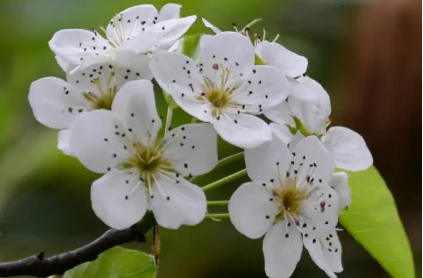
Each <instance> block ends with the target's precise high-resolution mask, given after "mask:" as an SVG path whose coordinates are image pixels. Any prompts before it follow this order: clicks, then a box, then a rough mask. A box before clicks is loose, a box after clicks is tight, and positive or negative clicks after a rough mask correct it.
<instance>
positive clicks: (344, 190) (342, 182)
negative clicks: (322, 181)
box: [329, 172, 352, 213]
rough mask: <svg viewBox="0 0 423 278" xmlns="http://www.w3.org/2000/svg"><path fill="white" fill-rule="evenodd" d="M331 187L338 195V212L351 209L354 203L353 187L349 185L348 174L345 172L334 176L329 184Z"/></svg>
mask: <svg viewBox="0 0 423 278" xmlns="http://www.w3.org/2000/svg"><path fill="white" fill-rule="evenodd" d="M329 185H330V187H332V189H333V190H335V192H336V193H337V194H338V200H339V202H338V212H339V213H341V212H342V211H344V210H346V209H348V208H349V206H350V205H351V201H352V196H351V187H350V185H349V183H348V174H347V173H345V172H338V173H334V174H333V175H332V178H331V180H330V182H329Z"/></svg>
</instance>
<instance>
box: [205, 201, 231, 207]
mask: <svg viewBox="0 0 423 278" xmlns="http://www.w3.org/2000/svg"><path fill="white" fill-rule="evenodd" d="M228 204H229V201H208V202H207V205H209V206H227V205H228Z"/></svg>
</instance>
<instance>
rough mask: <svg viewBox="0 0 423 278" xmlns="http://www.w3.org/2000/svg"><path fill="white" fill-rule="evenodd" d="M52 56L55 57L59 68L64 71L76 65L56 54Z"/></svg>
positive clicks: (68, 70)
mask: <svg viewBox="0 0 423 278" xmlns="http://www.w3.org/2000/svg"><path fill="white" fill-rule="evenodd" d="M54 58H55V59H56V61H57V64H58V65H59V66H60V68H61V69H62V70H63V71H64V72H66V73H68V72H70V71H71V70H72V69H74V68H75V67H76V65H72V64H69V63H68V62H67V61H65V60H64V59H63V58H61V57H59V56H57V55H56V56H55V57H54Z"/></svg>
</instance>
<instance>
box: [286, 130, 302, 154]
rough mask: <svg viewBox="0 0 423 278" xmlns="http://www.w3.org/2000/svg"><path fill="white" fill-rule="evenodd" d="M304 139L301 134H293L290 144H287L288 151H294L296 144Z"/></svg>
mask: <svg viewBox="0 0 423 278" xmlns="http://www.w3.org/2000/svg"><path fill="white" fill-rule="evenodd" d="M304 138H305V136H304V135H303V134H302V133H301V132H297V133H295V135H294V137H292V139H291V142H289V145H288V147H289V150H290V151H294V149H295V146H296V145H297V144H298V142H300V141H301V140H303V139H304Z"/></svg>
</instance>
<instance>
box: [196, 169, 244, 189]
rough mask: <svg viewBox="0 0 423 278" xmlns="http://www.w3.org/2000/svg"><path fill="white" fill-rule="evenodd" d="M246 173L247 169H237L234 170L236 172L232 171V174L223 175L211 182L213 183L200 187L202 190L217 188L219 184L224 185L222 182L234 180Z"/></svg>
mask: <svg viewBox="0 0 423 278" xmlns="http://www.w3.org/2000/svg"><path fill="white" fill-rule="evenodd" d="M246 174H247V169H244V170H241V171H238V172H236V173H234V174H232V175H229V176H227V177H224V178H223V179H220V180H218V181H216V182H213V183H210V184H208V185H206V186H203V187H202V188H201V189H203V191H207V190H210V189H214V188H217V187H219V186H222V185H224V184H226V183H228V182H231V181H234V180H236V179H238V178H240V177H243V176H245V175H246Z"/></svg>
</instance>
